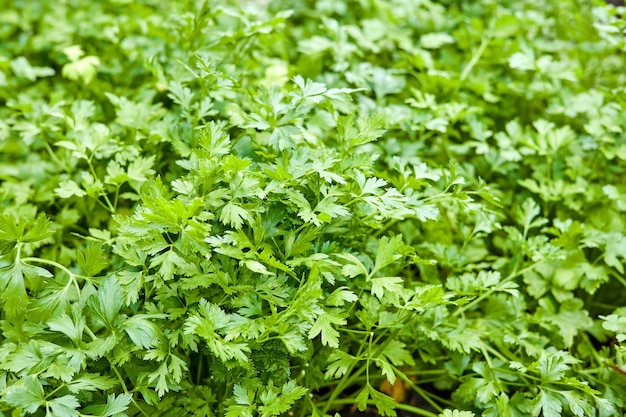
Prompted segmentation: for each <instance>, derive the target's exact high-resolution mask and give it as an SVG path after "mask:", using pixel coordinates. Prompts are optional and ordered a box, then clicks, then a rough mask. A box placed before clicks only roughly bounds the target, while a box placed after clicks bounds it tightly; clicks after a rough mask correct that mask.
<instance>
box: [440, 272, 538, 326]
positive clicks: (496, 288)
mask: <svg viewBox="0 0 626 417" xmlns="http://www.w3.org/2000/svg"><path fill="white" fill-rule="evenodd" d="M537 265H539V262H537V263H534V264H532V265H529V266H527V267H526V268H524V269H521V270H519V271H513V272H511V273H510V274H509V276H507V277H506V278H504V279H503V280H502V281H500V283H499V284H498V285H496V286H495V287H493V288H491V289H490V290H489V291H487V292H485V293H484V294H482V295H480V296H479V297H477V298H475V299H474V300H472V301H471V302H469V303H467V304H465V305H464V306H463V307H461V308H459V309H457V310H456V311H455V312H454V313H452V316H453V317H457V316H459V315H461V314H463V313H464V312H465V311H467V310H468V309H469V308H470V307H474V306H475V305H476V304H478V303H480V302H481V301H482V300H484V299H485V298H487V297H489V296H491V294H493V293H494V292H496V291H498V290H499V289H500V287H501V286H502V285H503V284H505V283H507V282H508V281H511V280H513V279H514V278H517V277H518V276H520V275H523V274H525V273H526V272H528V271H530V270H532V269H533V268H535V267H536V266H537Z"/></svg>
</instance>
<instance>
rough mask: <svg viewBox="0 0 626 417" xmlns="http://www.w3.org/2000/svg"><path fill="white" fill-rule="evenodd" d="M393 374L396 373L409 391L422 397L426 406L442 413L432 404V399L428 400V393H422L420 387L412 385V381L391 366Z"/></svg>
mask: <svg viewBox="0 0 626 417" xmlns="http://www.w3.org/2000/svg"><path fill="white" fill-rule="evenodd" d="M391 366H392V368H393V370H394V372H395V373H396V375H398V377H399V378H400V379H401V380H402V381H404V382H405V383H406V384H407V385H408V386H409V387H411V389H412V390H413V391H415V392H416V393H417V394H418V395H419V396H420V397H422V398H423V399H424V400H425V401H426V402H427V403H428V404H430V405H431V407H433V408H434V409H435V410H437V411H439V412H440V413H441V412H443V409H442V408H441V407H440V406H439V404H437V403H436V402H434V401H433V400H432V398H430V395H428V393H426V391H424V390H423V389H422V388H421V387H419V386H417V385H416V384H415V383H413V381H411V380H410V379H409V378H408V377H407V376H406V374H405V373H404V372H402V371H400V370H399V369H398V368H396V367H395V366H393V365H391Z"/></svg>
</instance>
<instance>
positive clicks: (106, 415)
mask: <svg viewBox="0 0 626 417" xmlns="http://www.w3.org/2000/svg"><path fill="white" fill-rule="evenodd" d="M131 400H132V395H131V394H119V395H117V396H116V395H115V394H109V395H108V396H107V402H106V404H97V405H90V406H89V407H86V408H85V410H84V412H85V413H88V414H89V415H92V416H98V417H114V416H117V415H119V414H121V413H123V412H124V411H126V410H128V405H129V404H130V402H131Z"/></svg>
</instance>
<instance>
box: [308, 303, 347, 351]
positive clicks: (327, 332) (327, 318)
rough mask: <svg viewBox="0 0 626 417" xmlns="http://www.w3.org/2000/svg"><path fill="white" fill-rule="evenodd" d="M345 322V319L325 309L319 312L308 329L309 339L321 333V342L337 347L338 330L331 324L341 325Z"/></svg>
mask: <svg viewBox="0 0 626 417" xmlns="http://www.w3.org/2000/svg"><path fill="white" fill-rule="evenodd" d="M344 324H346V319H345V318H343V317H341V316H339V315H336V314H333V313H329V312H327V311H324V312H323V313H322V314H320V315H319V316H318V317H317V319H315V323H313V327H311V330H309V334H308V336H309V339H314V338H315V337H316V336H317V335H319V334H321V337H322V344H323V345H326V346H330V347H332V348H338V347H339V332H338V331H337V330H335V328H334V327H333V325H335V326H342V325H344Z"/></svg>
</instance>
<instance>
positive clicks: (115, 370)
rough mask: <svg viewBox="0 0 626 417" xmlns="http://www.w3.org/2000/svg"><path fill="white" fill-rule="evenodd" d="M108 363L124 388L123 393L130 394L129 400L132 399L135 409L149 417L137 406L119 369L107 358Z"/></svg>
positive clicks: (148, 416)
mask: <svg viewBox="0 0 626 417" xmlns="http://www.w3.org/2000/svg"><path fill="white" fill-rule="evenodd" d="M109 365H111V369H113V372H114V373H115V375H116V376H117V379H118V380H119V381H120V384H121V385H122V389H123V390H124V394H130V400H131V401H132V403H133V404H135V407H137V410H139V412H140V413H141V414H143V415H144V416H146V417H150V415H148V413H146V412H145V411H144V410H143V409H142V408H141V407H140V406H139V404H137V401H135V396H134V395H133V394H132V393H131V392H130V391H128V387H127V386H126V383H125V382H124V378H123V377H122V374H120V371H119V370H118V369H117V367H116V366H115V365H113V362H112V361H110V360H109Z"/></svg>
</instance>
